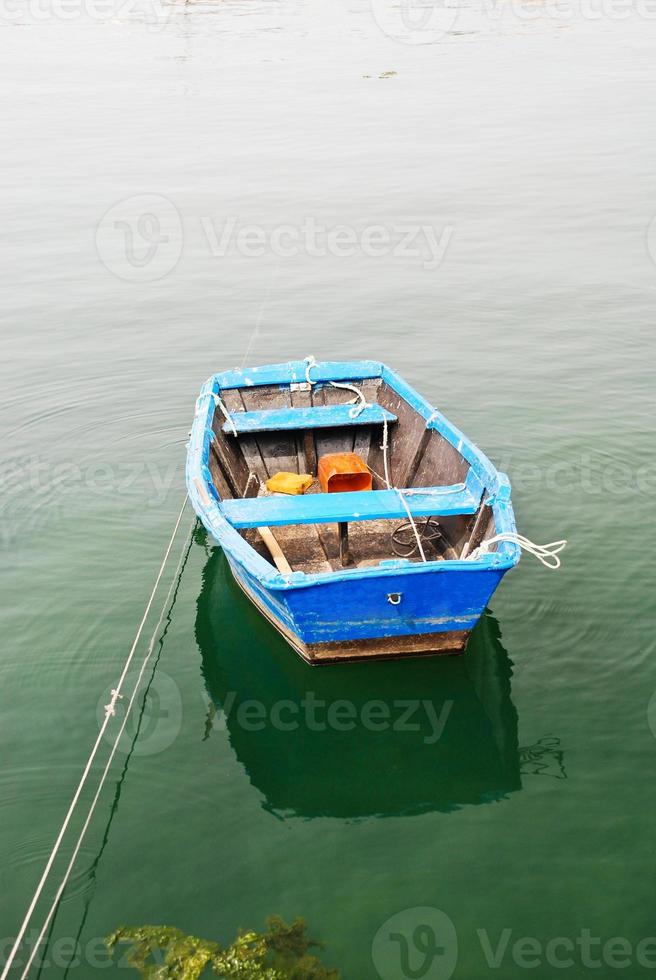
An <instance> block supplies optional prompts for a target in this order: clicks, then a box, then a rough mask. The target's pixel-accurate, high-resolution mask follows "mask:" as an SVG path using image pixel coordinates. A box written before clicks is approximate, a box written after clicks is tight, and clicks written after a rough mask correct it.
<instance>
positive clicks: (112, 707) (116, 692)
mask: <svg viewBox="0 0 656 980" xmlns="http://www.w3.org/2000/svg"><path fill="white" fill-rule="evenodd" d="M186 505H187V495H186V494H185V498H184V501H183V503H182V507H181V508H180V513H179V514H178V517H177V520H176V522H175V526H174V528H173V532H172V534H171V537H170V539H169V543H168V545H167V547H166V551H165V553H164V557H163V559H162V563H161V565H160V567H159V571H158V573H157V578H156V579H155V584H154V586H153V589H152V592H151V593H150V598H149V599H148V602H147V603H146V608H145V610H144V614H143V616H142V617H141V622H140V623H139V627H138V629H137V633H136V636H135V638H134V640H133V642H132V646H131V647H130V652H129V654H128V656H127V659H126V661H125V665H124V667H123V671H122V673H121V676H120V678H119V681H118V683H117V685H116V688H115V689H113V690H112V696H111V699H110V702H109V704H107V705H105V718H104V720H103V723H102V725H101V726H100V730H99V732H98V737H97V738H96V741H95V742H94V745H93V748H92V750H91V753H90V755H89V758H88V760H87V762H86V765H85V767H84V770H83V772H82V776H81V778H80V782H79V783H78V787H77V789H76V791H75V793H74V795H73V799H72V800H71V803H70V806H69V808H68V810H67V812H66V816H65V817H64V821H63V823H62V825H61V828H60V831H59V833H58V835H57V839H56V840H55V843H54V845H53V847H52V850H51V852H50V856H49V858H48V861H47V863H46V866H45V868H44V870H43V874H42V875H41V878H40V880H39V883H38V885H37V887H36V890H35V892H34V895H33V897H32V900H31V902H30V904H29V907H28V909H27V912H26V913H25V918H24V919H23V922H22V924H21V927H20V929H19V930H18V935H17V936H16V939H15V941H14V944H13V946H12V948H11V951H10V953H9V956H8V957H7V962H6V963H5V966H4V969H3V971H2V975H0V980H6V978H7V977H8V975H9V971H10V969H11V966H12V964H13V962H14V960H15V958H16V954H17V953H18V950H19V948H20V945H21V943H22V941H23V938H24V936H25V932H26V930H27V927H28V925H29V924H30V920H31V918H32V915H33V913H34V909H35V908H36V904H37V902H38V900H39V898H40V896H41V893H42V892H43V889H44V887H45V884H46V881H47V880H48V877H49V875H50V871H51V869H52V866H53V864H54V861H55V858H56V857H57V854H58V853H59V849H60V847H61V844H62V841H63V839H64V835H65V833H66V830H67V828H68V825H69V823H70V821H71V817H72V816H73V813H74V811H75V808H76V807H77V804H78V801H79V799H80V796H81V794H82V790H83V789H84V786H85V784H86V781H87V779H88V777H89V773H90V772H91V766H92V765H93V761H94V759H95V757H96V754H97V752H98V749H99V747H100V743H101V742H102V739H103V737H104V735H105V731H106V729H107V726H108V725H109V721H110V719H111V718H112V717H113V716H114V715H115V714H116V703H117V701H118V700H120V699H122V698H123V694H122V692H121V688H122V686H123V683H124V681H125V677H126V674H127V672H128V670H129V668H130V664H131V663H132V660H133V657H134V653H135V650H136V648H137V644H138V642H139V639H140V638H141V634H142V632H143V628H144V626H145V623H146V619H147V618H148V614H149V612H150V610H151V607H152V604H153V601H154V599H155V595H156V593H157V589H158V586H159V583H160V581H161V579H162V575H163V574H164V569H165V568H166V563H167V561H168V558H169V555H170V553H171V549H172V547H173V542H174V541H175V536H176V534H177V532H178V528H179V527H180V523H181V521H182V515H183V513H184V509H185V507H186ZM192 530H193V525H192ZM183 554H184V549H183ZM178 567H179V566H178ZM174 581H175V577H174ZM169 594H170V592H169ZM166 601H168V597H167V600H166ZM165 607H166V602H165V604H164V607H163V608H165ZM161 621H162V616H161V615H160V619H159V622H158V624H157V627H156V630H155V633H156V632H157V630H158V629H159V625H160V623H161ZM152 650H153V641H152V640H151V643H150V644H149V647H148V651H147V654H146V658H145V660H144V662H143V664H142V668H141V671H140V673H139V678H138V680H137V683H136V685H135V687H134V689H133V691H132V695H131V697H130V701H129V702H128V705H127V707H126V710H125V717H124V718H123V722H122V724H121V727H120V729H119V732H118V734H117V736H116V738H115V740H114V743H113V746H112V751H111V754H110V756H109V759H108V762H107V765H106V766H105V769H104V771H103V774H102V776H101V778H100V783H99V785H98V789H97V791H96V795H95V796H94V798H93V801H92V803H91V807H90V809H89V813H88V815H87V819H86V821H85V823H84V825H83V827H82V830H81V831H80V834H79V837H78V840H77V843H76V845H75V849H74V851H73V856H72V858H71V860H70V862H69V865H68V868H67V869H66V872H65V875H64V878H63V880H62V883H61V885H60V887H59V889H58V890H57V894H56V896H55V900H54V902H53V904H52V906H51V908H50V911H49V913H48V916H47V918H46V921H45V924H44V926H43V928H42V930H41V932H40V934H39V938H38V940H37V942H36V943H34V945H33V946H32V951H31V953H30V957H29V959H28V962H27V964H26V966H25V969H24V970H23V973H22V975H21V980H24V978H25V977H26V976H27V974H28V972H29V970H30V967H31V966H32V963H33V962H34V958H35V956H36V953H37V950H38V948H39V946H40V944H41V941H42V939H43V937H44V935H45V933H46V930H47V928H48V924H49V923H50V920H51V918H52V915H53V914H54V911H55V909H56V907H57V904H58V902H59V900H60V898H61V896H62V894H63V891H64V888H65V887H66V884H67V883H68V879H69V877H70V874H71V871H72V868H73V865H74V863H75V859H76V857H77V855H78V853H79V850H80V847H81V846H82V841H83V839H84V835H85V834H86V831H87V828H88V826H89V824H90V822H91V817H92V816H93V812H94V810H95V807H96V804H97V802H98V798H99V796H100V792H101V790H102V788H103V785H104V783H105V780H106V778H107V774H108V772H109V767H110V765H111V762H112V760H113V758H114V754H115V752H116V749H117V747H118V742H119V740H120V737H121V735H122V734H123V731H124V729H125V725H126V723H127V719H128V716H129V713H130V710H131V708H132V705H133V703H134V700H135V697H136V692H137V690H138V688H139V684H140V683H141V678H142V677H143V673H144V671H145V668H146V664H147V663H148V660H149V659H150V655H151V653H152Z"/></svg>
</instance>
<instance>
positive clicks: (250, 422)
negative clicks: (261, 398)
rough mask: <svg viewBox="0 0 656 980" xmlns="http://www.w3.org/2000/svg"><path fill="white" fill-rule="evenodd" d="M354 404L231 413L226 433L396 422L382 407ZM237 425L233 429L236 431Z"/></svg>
mask: <svg viewBox="0 0 656 980" xmlns="http://www.w3.org/2000/svg"><path fill="white" fill-rule="evenodd" d="M354 408H355V406H353V405H315V406H314V407H307V408H273V409H268V410H263V411H258V412H231V413H230V419H229V420H228V419H226V421H225V423H224V425H223V431H224V432H225V433H227V434H228V435H231V434H232V435H234V434H235V432H236V433H237V434H241V433H244V434H246V433H253V432H280V431H283V430H290V429H291V430H295V429H327V428H333V427H337V426H350V425H382V424H383V422H384V421H385V420H386V421H387V422H388V424H391V423H393V422H396V420H397V419H396V415H392V413H391V412H388V411H387V410H386V409H384V408H383V407H382V406H381V405H367V406H366V407H365V408H362V409H360V410H359V411H354ZM233 425H234V428H233Z"/></svg>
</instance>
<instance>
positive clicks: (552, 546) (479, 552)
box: [467, 531, 567, 570]
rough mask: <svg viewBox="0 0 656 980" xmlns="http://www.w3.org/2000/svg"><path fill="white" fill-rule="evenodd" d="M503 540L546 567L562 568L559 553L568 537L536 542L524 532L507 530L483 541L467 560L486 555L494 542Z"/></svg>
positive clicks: (474, 559)
mask: <svg viewBox="0 0 656 980" xmlns="http://www.w3.org/2000/svg"><path fill="white" fill-rule="evenodd" d="M501 541H509V542H510V543H511V544H516V545H519V547H520V548H521V549H522V551H526V552H528V554H529V555H533V556H534V557H535V558H537V560H538V561H540V562H542V564H543V565H544V566H545V568H553V569H554V570H556V569H558V568H560V558H559V557H558V555H559V554H560V552H561V551H562V550H563V548H564V547H565V545H566V544H567V540H566V539H563V540H562V541H551V542H550V543H549V544H535V542H533V541H531V540H529V538H527V537H525V536H524V535H523V534H518V533H512V532H510V531H507V532H505V533H504V534H495V535H494V537H493V538H488V539H487V540H486V541H482V542H481V544H479V546H478V548H474V550H473V551H472V552H471V553H470V554H469V555H467V561H476V559H477V558H481V557H482V556H483V555H486V554H487V553H488V551H489V550H490V548H491V547H492V545H493V544H497V543H498V542H501Z"/></svg>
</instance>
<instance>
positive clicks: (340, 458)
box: [317, 453, 372, 493]
mask: <svg viewBox="0 0 656 980" xmlns="http://www.w3.org/2000/svg"><path fill="white" fill-rule="evenodd" d="M317 476H318V477H319V483H320V484H321V489H322V490H323V492H324V493H344V492H345V491H349V490H371V488H372V481H371V473H370V472H369V470H368V468H367V464H366V463H365V461H364V460H363V459H361V457H360V456H358V454H357V453H328V454H327V455H326V456H322V457H321V459H320V460H319V466H318V471H317Z"/></svg>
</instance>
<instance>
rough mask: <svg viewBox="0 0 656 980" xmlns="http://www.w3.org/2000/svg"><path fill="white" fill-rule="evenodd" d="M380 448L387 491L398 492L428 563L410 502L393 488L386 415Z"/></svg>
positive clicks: (419, 547)
mask: <svg viewBox="0 0 656 980" xmlns="http://www.w3.org/2000/svg"><path fill="white" fill-rule="evenodd" d="M380 448H381V449H382V450H383V466H384V468H385V483H386V484H387V489H388V490H396V493H397V496H398V498H399V500H400V501H401V503H402V505H403V509H404V510H405V512H406V514H407V515H408V520H409V521H410V527H411V528H412V533H413V534H414V536H415V541H416V542H417V548H418V550H419V554H420V555H421V560H422V561H423V562H427V561H428V559H427V558H426V554H425V552H424V548H423V545H422V543H421V535H420V534H419V531H418V530H417V525H416V524H415V519H414V517H413V516H412V512H411V510H410V508H409V507H408V501H407V500H406V499H405V496H404V492H403V490H400V489H399V487H393V486H392V482H391V480H390V471H389V458H388V457H389V438H388V428H387V416H386V415H385V414H384V413H383V444H382V446H381V447H380Z"/></svg>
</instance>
